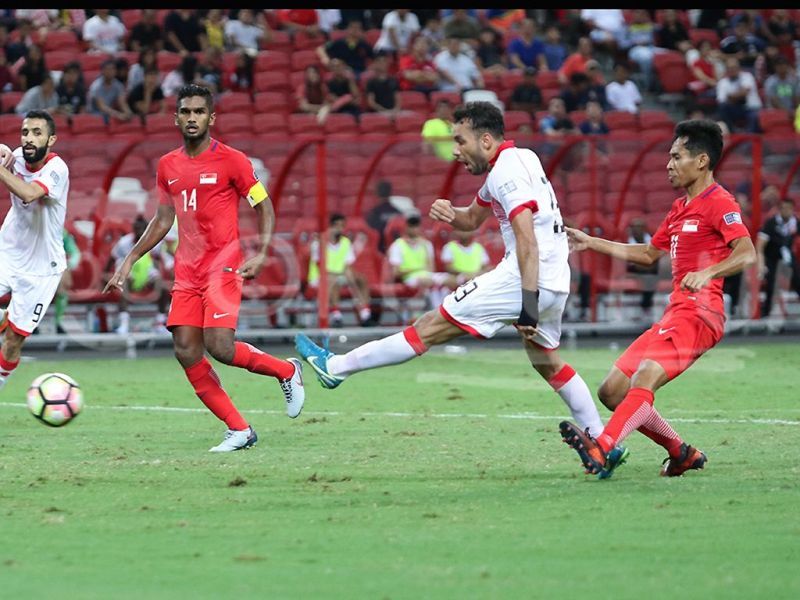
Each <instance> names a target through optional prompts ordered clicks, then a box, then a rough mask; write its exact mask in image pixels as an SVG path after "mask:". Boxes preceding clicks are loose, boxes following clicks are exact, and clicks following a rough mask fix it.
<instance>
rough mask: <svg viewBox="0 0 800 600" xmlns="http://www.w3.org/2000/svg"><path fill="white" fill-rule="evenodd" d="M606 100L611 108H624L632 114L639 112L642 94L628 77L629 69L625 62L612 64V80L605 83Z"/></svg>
mask: <svg viewBox="0 0 800 600" xmlns="http://www.w3.org/2000/svg"><path fill="white" fill-rule="evenodd" d="M606 100H607V101H608V105H609V108H610V109H611V110H624V111H626V112H629V113H634V114H637V113H638V112H639V105H640V104H641V103H642V94H641V93H640V92H639V88H638V86H637V85H636V84H635V83H634V82H633V81H632V80H631V79H630V69H628V66H627V65H626V64H625V63H617V64H616V65H614V81H611V82H609V83H608V84H607V85H606Z"/></svg>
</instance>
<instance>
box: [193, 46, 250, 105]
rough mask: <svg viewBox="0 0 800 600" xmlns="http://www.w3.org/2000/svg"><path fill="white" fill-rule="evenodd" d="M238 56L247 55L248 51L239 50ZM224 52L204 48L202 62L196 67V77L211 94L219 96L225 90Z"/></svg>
mask: <svg viewBox="0 0 800 600" xmlns="http://www.w3.org/2000/svg"><path fill="white" fill-rule="evenodd" d="M239 53H240V54H245V55H249V54H250V52H249V51H248V50H240V51H239ZM223 55H224V51H223V50H220V49H219V48H217V47H216V46H211V45H209V46H206V49H205V50H204V51H203V62H201V63H199V64H198V65H197V75H198V77H199V78H200V79H202V80H203V82H204V83H205V86H206V87H207V88H208V89H210V90H211V93H212V94H215V95H216V94H220V93H222V91H223V90H224V89H225V65H224V63H223V60H222V58H223Z"/></svg>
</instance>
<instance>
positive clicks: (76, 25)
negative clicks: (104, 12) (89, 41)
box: [61, 8, 86, 39]
mask: <svg viewBox="0 0 800 600" xmlns="http://www.w3.org/2000/svg"><path fill="white" fill-rule="evenodd" d="M61 22H62V23H63V29H66V30H68V31H72V32H73V33H74V34H75V35H76V36H78V39H80V37H81V32H83V24H84V23H86V11H85V10H84V9H82V8H62V9H61Z"/></svg>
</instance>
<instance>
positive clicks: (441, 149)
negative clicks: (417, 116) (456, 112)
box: [422, 98, 455, 161]
mask: <svg viewBox="0 0 800 600" xmlns="http://www.w3.org/2000/svg"><path fill="white" fill-rule="evenodd" d="M422 141H423V145H422V150H423V153H425V154H433V155H434V156H436V157H437V158H439V159H441V160H446V161H452V160H455V156H453V105H452V104H451V103H450V100H448V99H447V98H440V99H439V100H438V101H437V102H436V113H435V116H434V117H432V118H430V119H428V120H427V121H425V123H423V125H422Z"/></svg>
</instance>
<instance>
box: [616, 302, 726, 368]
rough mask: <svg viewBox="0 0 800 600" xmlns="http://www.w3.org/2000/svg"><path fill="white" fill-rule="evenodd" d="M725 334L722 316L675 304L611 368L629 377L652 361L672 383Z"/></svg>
mask: <svg viewBox="0 0 800 600" xmlns="http://www.w3.org/2000/svg"><path fill="white" fill-rule="evenodd" d="M724 332H725V317H724V316H722V315H720V314H718V313H715V312H711V311H709V310H705V309H703V308H699V307H697V306H695V305H694V304H685V303H682V304H678V305H675V306H672V307H668V308H667V310H666V311H665V312H664V316H663V317H662V318H661V320H660V321H659V322H658V323H656V324H654V325H653V326H652V327H651V328H650V329H648V330H647V331H645V332H644V333H643V334H642V335H640V336H639V337H638V338H636V340H634V342H633V343H632V344H631V345H630V346H628V349H627V350H625V352H624V353H623V354H622V356H620V357H619V358H618V359H617V361H616V362H615V363H614V365H615V366H616V367H617V368H618V369H619V370H620V371H622V372H623V373H625V375H627V376H628V377H632V376H633V374H634V373H635V372H636V371H637V369H638V368H639V364H640V363H641V362H642V361H643V360H653V361H655V362H657V363H658V364H659V365H661V366H662V367H663V368H664V371H666V373H667V377H669V378H670V379H674V378H675V377H677V376H678V375H680V374H681V373H683V372H684V371H685V370H686V369H688V368H689V367H690V366H691V365H692V363H694V361H696V360H697V359H698V358H700V356H702V355H703V354H704V353H705V352H707V351H708V350H710V349H711V348H713V347H714V346H716V345H717V343H718V342H719V341H720V340H721V339H722V335H723V333H724Z"/></svg>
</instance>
